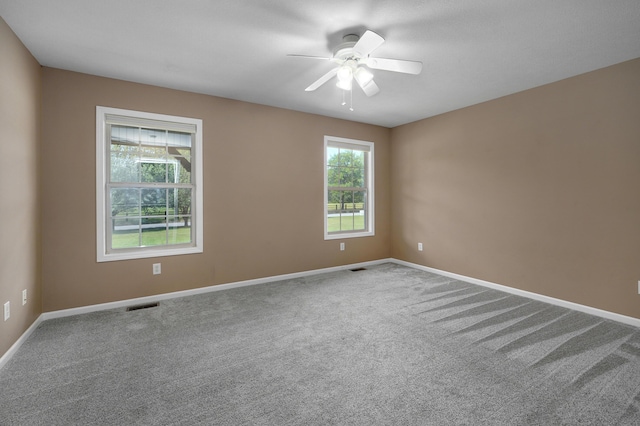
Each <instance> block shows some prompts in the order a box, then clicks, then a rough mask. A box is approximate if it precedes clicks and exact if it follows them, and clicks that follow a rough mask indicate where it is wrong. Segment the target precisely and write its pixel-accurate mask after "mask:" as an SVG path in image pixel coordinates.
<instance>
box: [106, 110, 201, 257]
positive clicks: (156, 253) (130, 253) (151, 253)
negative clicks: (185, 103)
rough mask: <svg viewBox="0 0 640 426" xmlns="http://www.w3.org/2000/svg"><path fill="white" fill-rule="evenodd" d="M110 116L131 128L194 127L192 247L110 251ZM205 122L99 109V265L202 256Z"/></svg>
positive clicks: (140, 112)
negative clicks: (151, 124) (150, 124)
mask: <svg viewBox="0 0 640 426" xmlns="http://www.w3.org/2000/svg"><path fill="white" fill-rule="evenodd" d="M108 115H119V116H124V117H130V118H131V119H132V124H133V123H135V121H136V120H139V121H144V120H153V121H156V122H157V121H165V122H168V123H175V124H176V125H178V126H179V125H180V124H182V125H191V126H195V129H196V130H195V134H194V135H195V137H194V140H195V143H194V145H195V146H193V147H192V151H191V152H192V157H191V158H192V160H191V161H192V162H194V166H195V173H194V179H195V181H194V186H195V191H194V193H195V200H194V201H193V203H194V206H193V212H192V219H191V226H194V227H195V232H194V241H193V245H189V246H186V247H185V246H178V247H175V246H154V247H141V248H132V249H126V250H117V251H115V252H114V251H112V252H109V251H108V250H107V246H106V245H107V232H108V225H107V218H108V214H107V211H106V208H107V205H108V203H107V200H106V197H107V184H108V182H107V165H108V161H107V160H108V157H107V148H110V141H108V140H107V134H106V126H107V116H108ZM202 133H203V131H202V120H201V119H197V118H188V117H179V116H172V115H164V114H155V113H150V112H142V111H133V110H126V109H120V108H111V107H103V106H96V240H97V241H96V243H97V244H96V249H97V255H96V258H97V261H98V262H109V261H117V260H130V259H144V258H150V257H160V256H177V255H184V254H194V253H202V252H203V235H204V233H203V222H204V220H203V219H204V218H203V206H202V205H203V189H202V187H203V181H202Z"/></svg>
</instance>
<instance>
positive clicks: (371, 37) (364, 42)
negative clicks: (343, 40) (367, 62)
mask: <svg viewBox="0 0 640 426" xmlns="http://www.w3.org/2000/svg"><path fill="white" fill-rule="evenodd" d="M382 43H384V39H383V38H382V37H380V36H379V35H378V34H376V33H374V32H373V31H369V30H367V31H365V33H364V34H362V37H360V40H358V42H357V43H356V44H355V45H354V46H353V51H354V53H356V54H358V55H360V57H362V58H366V57H367V56H369V54H370V53H371V52H373V51H374V50H376V49H377V48H378V47H380V45H381V44H382Z"/></svg>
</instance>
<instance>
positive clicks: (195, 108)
mask: <svg viewBox="0 0 640 426" xmlns="http://www.w3.org/2000/svg"><path fill="white" fill-rule="evenodd" d="M96 105H102V106H109V107H117V108H125V109H133V110H141V111H148V112H155V113H162V114H170V115H180V116H188V117H195V118H201V119H202V120H203V129H204V146H203V149H204V197H205V201H204V253H203V254H198V255H184V256H171V257H164V258H159V259H143V260H132V261H119V262H104V263H97V262H96V230H95V228H96V225H95V193H96V191H95V107H96ZM42 129H43V141H42V145H43V149H42V156H43V160H42V173H43V177H44V179H43V198H42V211H43V220H42V221H43V288H44V297H43V300H44V311H52V310H58V309H65V308H71V307H77V306H84V305H91V304H96V303H103V302H110V301H115V300H122V299H128V298H134V297H141V296H147V295H153V294H158V293H165V292H172V291H179V290H185V289H192V288H197V287H203V286H209V285H214V284H220V283H227V282H234V281H240V280H247V279H252V278H259V277H269V276H274V275H279V274H287V273H293V272H299V271H307V270H312V269H318V268H325V267H331V266H337V265H343V264H350V263H355V262H361V261H369V260H375V259H380V258H387V257H389V254H390V247H391V241H390V233H389V228H390V223H391V221H390V217H389V215H390V207H389V199H390V194H389V181H390V179H389V173H390V171H389V149H390V147H389V135H390V130H389V129H386V128H383V127H376V126H371V125H366V124H359V123H353V122H348V121H344V120H336V119H332V118H326V117H321V116H317V115H311V114H304V113H299V112H294V111H289V110H284V109H279V108H272V107H265V106H260V105H255V104H249V103H244V102H238V101H232V100H228V99H221V98H216V97H212V96H205V95H198V94H193V93H186V92H180V91H175V90H169V89H163V88H158V87H152V86H145V85H140V84H134V83H127V82H123V81H118V80H111V79H106V78H100V77H95V76H90V75H85V74H77V73H72V72H67V71H61V70H57V69H50V68H44V71H43V125H42ZM324 135H333V136H340V137H346V138H354V139H362V140H367V141H372V142H374V143H375V149H376V164H375V166H376V169H375V170H376V235H375V237H366V238H355V239H349V240H346V251H344V252H340V251H339V249H338V247H339V241H340V240H338V241H336V240H334V241H324V239H323V229H324V228H323V213H322V211H323V201H322V200H323V168H322V161H323V142H324V140H323V138H324ZM155 262H161V263H162V275H156V276H154V275H152V264H153V263H155Z"/></svg>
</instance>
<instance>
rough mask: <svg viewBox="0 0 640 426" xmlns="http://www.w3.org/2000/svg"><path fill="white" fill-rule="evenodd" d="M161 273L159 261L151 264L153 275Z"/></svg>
mask: <svg viewBox="0 0 640 426" xmlns="http://www.w3.org/2000/svg"><path fill="white" fill-rule="evenodd" d="M161 273H162V266H161V264H160V263H154V264H153V275H160V274H161Z"/></svg>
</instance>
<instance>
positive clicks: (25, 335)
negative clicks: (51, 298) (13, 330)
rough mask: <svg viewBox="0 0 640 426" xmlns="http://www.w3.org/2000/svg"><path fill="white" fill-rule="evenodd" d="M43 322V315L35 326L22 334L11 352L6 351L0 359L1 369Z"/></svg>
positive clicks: (11, 348) (35, 322) (34, 323)
mask: <svg viewBox="0 0 640 426" xmlns="http://www.w3.org/2000/svg"><path fill="white" fill-rule="evenodd" d="M41 322H42V315H40V316H39V317H38V318H36V320H35V321H34V322H33V324H31V325H30V326H29V328H27V331H25V332H24V333H22V336H20V338H19V339H18V340H16V342H15V343H14V344H13V345H11V347H10V348H9V350H8V351H6V352H5V353H4V355H2V357H0V369H2V367H4V366H5V364H6V363H7V362H9V360H10V359H11V357H12V356H13V354H15V353H16V352H17V351H18V349H19V348H20V346H22V344H23V343H24V342H26V341H27V339H28V338H29V336H31V333H33V330H35V329H36V328H38V326H39V325H40V323H41Z"/></svg>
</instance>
